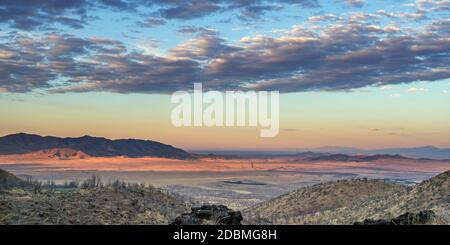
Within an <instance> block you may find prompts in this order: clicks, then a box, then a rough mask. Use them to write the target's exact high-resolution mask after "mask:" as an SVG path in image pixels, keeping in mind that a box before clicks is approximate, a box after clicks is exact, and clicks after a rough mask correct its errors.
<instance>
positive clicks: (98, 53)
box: [0, 0, 450, 149]
mask: <svg viewBox="0 0 450 245" xmlns="http://www.w3.org/2000/svg"><path fill="white" fill-rule="evenodd" d="M0 37H1V38H0V113H1V115H2V116H1V118H0V134H8V133H14V132H18V131H24V132H32V133H40V134H46V135H49V134H51V135H60V136H78V135H84V134H90V135H98V136H105V137H111V138H123V137H127V138H128V137H136V138H148V139H155V140H160V141H163V142H167V143H171V144H175V145H177V146H181V147H186V148H191V149H194V148H264V149H266V148H267V149H269V148H270V149H272V148H283V149H285V148H301V147H315V146H324V145H340V146H359V147H365V148H378V147H391V146H417V145H436V146H441V147H450V127H449V125H450V106H449V105H450V103H449V102H450V97H449V96H450V94H449V93H448V92H449V91H450V1H448V0H395V1H394V0H370V1H369V0H331V1H324V0H226V1H225V0H212V1H201V0H167V1H163V0H96V1H88V0H73V1H58V0H43V1H26V0H2V1H1V2H0ZM194 82H203V86H204V87H205V88H207V89H215V90H247V89H254V90H279V91H280V92H282V96H281V104H280V106H281V128H282V129H281V133H280V136H279V137H277V138H273V139H260V138H259V137H258V130H259V129H251V128H242V129H235V128H234V129H223V128H196V129H193V128H173V127H172V126H171V123H170V111H171V108H172V105H171V104H170V96H169V95H170V93H172V92H174V91H176V90H180V89H192V87H193V83H194ZM186 139H195V140H189V141H187V140H186Z"/></svg>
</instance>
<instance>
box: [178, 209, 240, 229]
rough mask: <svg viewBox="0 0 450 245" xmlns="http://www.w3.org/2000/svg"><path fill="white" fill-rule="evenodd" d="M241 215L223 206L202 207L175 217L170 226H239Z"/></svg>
mask: <svg viewBox="0 0 450 245" xmlns="http://www.w3.org/2000/svg"><path fill="white" fill-rule="evenodd" d="M241 221H242V215H241V212H239V211H233V210H232V209H229V208H228V207H227V206H224V205H203V206H201V207H195V208H192V209H191V212H190V213H184V214H182V215H181V216H179V217H177V218H176V219H175V221H174V222H173V223H172V225H240V224H241Z"/></svg>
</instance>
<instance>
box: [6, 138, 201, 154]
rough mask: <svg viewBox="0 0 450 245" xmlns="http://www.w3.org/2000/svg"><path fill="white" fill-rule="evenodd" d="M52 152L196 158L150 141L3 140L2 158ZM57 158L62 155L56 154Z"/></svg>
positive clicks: (83, 139)
mask: <svg viewBox="0 0 450 245" xmlns="http://www.w3.org/2000/svg"><path fill="white" fill-rule="evenodd" d="M52 149H56V150H58V149H59V150H60V151H61V149H64V151H65V152H69V151H72V153H73V152H78V154H79V155H85V156H93V157H113V156H126V157H164V158H175V159H191V158H194V157H193V156H192V155H191V154H190V153H188V152H186V151H184V150H181V149H178V148H175V147H173V146H170V145H166V144H162V143H159V142H156V141H150V140H136V139H120V140H110V139H106V138H100V137H91V136H83V137H79V138H58V137H53V136H46V137H42V136H39V135H33V134H24V133H20V134H12V135H7V136H4V137H0V155H11V154H27V153H33V152H39V151H40V152H41V153H42V152H43V151H44V153H45V151H47V153H48V152H49V151H52ZM55 154H56V156H57V155H58V152H55ZM63 155H64V154H63ZM69 155H71V154H69ZM58 157H60V156H58ZM63 157H64V156H63Z"/></svg>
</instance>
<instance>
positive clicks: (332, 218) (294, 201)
mask: <svg viewBox="0 0 450 245" xmlns="http://www.w3.org/2000/svg"><path fill="white" fill-rule="evenodd" d="M449 186H450V171H447V172H446V173H443V174H441V175H438V176H436V177H434V178H432V179H430V180H427V181H424V182H422V183H421V184H418V185H416V186H414V187H412V188H406V187H403V186H400V185H395V184H390V183H385V182H383V181H379V180H347V181H338V182H331V183H326V184H320V185H316V186H312V187H307V188H303V189H300V190H298V191H294V192H292V193H289V194H287V195H284V196H281V197H278V198H275V199H273V200H270V201H268V202H264V203H261V204H259V205H256V206H255V207H251V208H249V209H247V210H245V211H244V212H243V215H244V220H245V221H246V222H247V223H250V224H352V223H353V222H355V221H362V220H364V219H366V218H373V219H390V218H392V217H396V216H398V215H401V214H403V213H405V212H417V211H420V210H424V209H431V210H434V211H435V212H436V213H437V216H438V218H437V219H436V221H435V223H436V224H450V217H449V210H450V205H449V202H450V190H449V188H450V187H449Z"/></svg>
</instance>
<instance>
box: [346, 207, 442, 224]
mask: <svg viewBox="0 0 450 245" xmlns="http://www.w3.org/2000/svg"><path fill="white" fill-rule="evenodd" d="M435 218H436V214H435V213H434V211H432V210H424V211H420V212H418V213H409V212H408V213H404V214H402V215H400V216H398V217H397V218H393V219H391V220H384V219H379V220H373V219H365V220H364V221H363V222H355V223H354V225H426V224H429V223H431V222H433V219H435Z"/></svg>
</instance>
